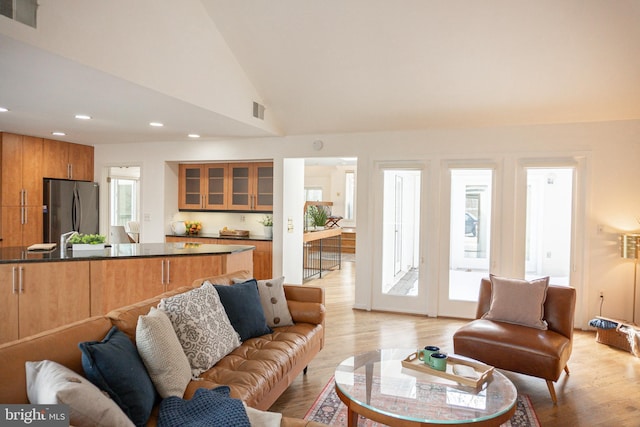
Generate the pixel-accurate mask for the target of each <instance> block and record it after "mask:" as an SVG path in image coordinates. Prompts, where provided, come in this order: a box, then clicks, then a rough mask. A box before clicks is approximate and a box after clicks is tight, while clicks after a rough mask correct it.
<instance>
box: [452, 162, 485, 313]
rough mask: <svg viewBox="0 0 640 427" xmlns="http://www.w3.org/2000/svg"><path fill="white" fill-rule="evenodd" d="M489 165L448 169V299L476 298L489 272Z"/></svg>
mask: <svg viewBox="0 0 640 427" xmlns="http://www.w3.org/2000/svg"><path fill="white" fill-rule="evenodd" d="M492 181H493V171H492V170H491V169H452V170H451V213H450V215H451V219H450V224H451V225H450V227H451V229H450V239H451V241H450V254H449V299H450V300H457V301H477V299H478V290H479V286H480V281H481V279H482V278H483V277H486V276H487V275H488V274H489V262H490V248H491V241H490V238H491V200H492Z"/></svg>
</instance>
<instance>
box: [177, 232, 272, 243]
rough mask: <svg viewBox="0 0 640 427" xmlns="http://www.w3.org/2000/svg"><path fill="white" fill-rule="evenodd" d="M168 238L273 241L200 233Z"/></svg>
mask: <svg viewBox="0 0 640 427" xmlns="http://www.w3.org/2000/svg"><path fill="white" fill-rule="evenodd" d="M166 237H184V238H185V239H190V238H194V237H197V238H204V239H224V240H257V241H265V242H270V241H272V240H273V239H272V238H271V237H265V236H258V235H252V234H250V235H249V237H236V236H220V234H218V233H198V234H181V235H179V234H167V235H166Z"/></svg>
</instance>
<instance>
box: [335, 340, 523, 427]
mask: <svg viewBox="0 0 640 427" xmlns="http://www.w3.org/2000/svg"><path fill="white" fill-rule="evenodd" d="M415 351H416V350H415V349H386V350H376V351H371V352H367V353H363V354H359V355H356V356H352V357H349V358H348V359H346V360H344V361H343V362H342V363H340V365H338V367H337V368H336V372H335V381H336V391H337V392H338V395H340V394H342V395H343V396H344V397H342V396H341V399H342V400H343V401H344V400H345V398H346V399H348V400H349V402H345V404H347V406H348V407H349V409H350V411H351V410H353V411H354V412H359V413H364V414H363V415H366V416H367V417H368V418H371V419H374V417H373V416H375V415H376V414H380V415H381V416H382V417H390V418H394V419H402V420H407V421H413V422H416V423H423V424H473V423H477V422H482V421H486V420H489V419H493V418H499V417H501V416H503V415H505V414H507V413H508V412H509V411H510V410H511V409H512V408H513V407H514V405H515V403H516V398H517V390H516V388H515V386H514V385H513V383H512V382H511V381H509V379H508V378H507V377H505V376H504V375H503V374H501V373H500V372H497V371H496V370H494V371H493V373H492V375H491V376H490V377H489V379H488V380H487V381H486V382H484V383H483V384H482V385H481V386H479V387H478V388H474V387H469V386H464V385H460V384H458V383H457V382H455V381H452V380H449V379H446V378H442V377H439V376H436V375H431V374H429V373H426V372H422V371H417V370H414V369H408V368H405V367H403V366H402V360H404V359H405V358H407V357H408V356H409V355H410V354H412V353H414V352H415ZM457 357H460V356H457ZM468 360H471V359H468ZM354 408H355V409H354ZM359 410H360V411H359ZM372 415H373V416H372ZM379 421H382V420H379Z"/></svg>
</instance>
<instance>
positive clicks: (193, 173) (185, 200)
mask: <svg viewBox="0 0 640 427" xmlns="http://www.w3.org/2000/svg"><path fill="white" fill-rule="evenodd" d="M179 169H180V171H179V174H180V175H179V190H178V208H179V209H191V210H225V209H227V199H228V195H227V194H228V186H227V185H228V177H227V175H228V166H227V164H226V163H211V164H198V165H190V164H181V165H180V166H179Z"/></svg>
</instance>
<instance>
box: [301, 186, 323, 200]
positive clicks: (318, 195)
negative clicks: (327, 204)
mask: <svg viewBox="0 0 640 427" xmlns="http://www.w3.org/2000/svg"><path fill="white" fill-rule="evenodd" d="M304 200H305V201H307V202H321V201H322V188H320V187H305V189H304Z"/></svg>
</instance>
